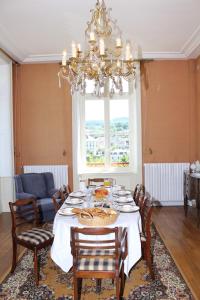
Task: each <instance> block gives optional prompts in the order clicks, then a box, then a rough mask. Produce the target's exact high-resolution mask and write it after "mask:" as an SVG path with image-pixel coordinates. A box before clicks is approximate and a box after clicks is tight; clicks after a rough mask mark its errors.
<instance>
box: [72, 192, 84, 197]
mask: <svg viewBox="0 0 200 300" xmlns="http://www.w3.org/2000/svg"><path fill="white" fill-rule="evenodd" d="M69 196H71V197H85V196H86V194H85V193H83V192H81V191H78V192H72V193H70V194H69Z"/></svg>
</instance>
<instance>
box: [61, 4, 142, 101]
mask: <svg viewBox="0 0 200 300" xmlns="http://www.w3.org/2000/svg"><path fill="white" fill-rule="evenodd" d="M110 11H111V9H110V8H109V9H107V8H106V6H105V2H104V1H103V0H102V1H99V0H97V3H96V5H95V8H94V9H92V10H91V21H90V22H87V28H86V30H85V49H84V50H82V49H81V45H80V44H75V42H72V45H71V57H70V58H69V59H68V58H67V52H66V51H63V56H62V65H61V68H60V71H59V73H58V76H59V84H60V80H61V79H66V80H68V82H69V83H70V85H71V93H72V94H73V93H74V92H79V93H81V94H82V95H85V93H86V85H87V83H88V80H92V81H93V82H94V92H93V93H94V95H96V96H98V97H101V96H102V95H104V94H105V91H106V90H107V91H108V92H109V94H110V96H112V95H113V94H114V93H115V92H116V91H117V92H119V93H120V94H121V93H122V92H123V84H122V83H123V79H125V80H127V81H129V80H133V79H134V78H135V65H134V63H135V61H136V60H137V59H133V54H132V47H131V44H130V42H126V43H124V42H123V40H122V33H121V30H120V29H119V27H118V26H117V21H116V20H115V21H113V20H112V19H111V17H110Z"/></svg>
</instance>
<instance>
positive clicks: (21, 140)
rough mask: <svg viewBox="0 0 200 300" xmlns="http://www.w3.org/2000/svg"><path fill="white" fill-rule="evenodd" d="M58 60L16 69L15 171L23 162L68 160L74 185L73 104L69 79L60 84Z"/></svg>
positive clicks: (70, 176)
mask: <svg viewBox="0 0 200 300" xmlns="http://www.w3.org/2000/svg"><path fill="white" fill-rule="evenodd" d="M58 70H59V65H58V64H29V65H21V66H18V67H16V68H15V69H14V96H15V97H14V135H15V162H16V172H18V173H19V172H21V167H22V166H23V165H37V164H47V165H48V164H68V166H69V183H70V185H71V186H72V147H71V140H72V105H71V96H70V93H69V88H67V86H66V83H65V84H64V85H63V87H62V88H61V89H60V88H59V86H58V77H57V73H58Z"/></svg>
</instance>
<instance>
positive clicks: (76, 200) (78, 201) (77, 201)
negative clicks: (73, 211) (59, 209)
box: [65, 198, 84, 205]
mask: <svg viewBox="0 0 200 300" xmlns="http://www.w3.org/2000/svg"><path fill="white" fill-rule="evenodd" d="M83 202H84V200H83V199H80V198H70V199H69V198H67V200H65V203H66V204H72V205H77V204H81V203H83Z"/></svg>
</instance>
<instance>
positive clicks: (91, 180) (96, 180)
mask: <svg viewBox="0 0 200 300" xmlns="http://www.w3.org/2000/svg"><path fill="white" fill-rule="evenodd" d="M105 180H106V181H108V182H109V183H110V185H111V186H113V185H114V184H115V182H116V180H115V179H114V178H88V186H90V185H97V184H98V185H104V181H105Z"/></svg>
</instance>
